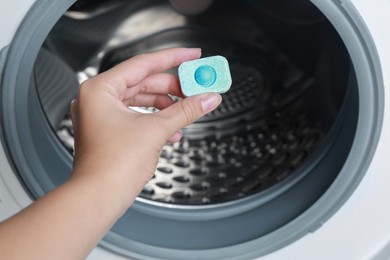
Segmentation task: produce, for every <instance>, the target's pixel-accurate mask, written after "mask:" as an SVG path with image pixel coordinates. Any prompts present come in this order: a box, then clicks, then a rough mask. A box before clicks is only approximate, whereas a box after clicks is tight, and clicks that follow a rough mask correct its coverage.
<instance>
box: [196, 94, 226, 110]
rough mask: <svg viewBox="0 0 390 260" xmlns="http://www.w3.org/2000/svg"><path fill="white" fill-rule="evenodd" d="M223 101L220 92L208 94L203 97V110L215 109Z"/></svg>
mask: <svg viewBox="0 0 390 260" xmlns="http://www.w3.org/2000/svg"><path fill="white" fill-rule="evenodd" d="M221 101H222V97H221V96H220V95H218V94H214V93H212V94H207V95H206V96H204V97H202V99H201V104H202V109H203V112H205V113H208V112H210V111H213V110H214V109H215V108H216V107H217V106H218V105H219V104H220V103H221Z"/></svg>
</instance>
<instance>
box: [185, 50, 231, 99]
mask: <svg viewBox="0 0 390 260" xmlns="http://www.w3.org/2000/svg"><path fill="white" fill-rule="evenodd" d="M179 79H180V85H181V90H182V92H183V94H184V96H186V97H189V96H194V95H197V94H201V93H207V92H215V93H225V92H227V91H228V90H229V89H230V86H231V85H232V77H231V75H230V70H229V63H228V61H227V60H226V58H225V57H222V56H212V57H207V58H202V59H198V60H192V61H187V62H183V63H182V64H181V65H180V66H179Z"/></svg>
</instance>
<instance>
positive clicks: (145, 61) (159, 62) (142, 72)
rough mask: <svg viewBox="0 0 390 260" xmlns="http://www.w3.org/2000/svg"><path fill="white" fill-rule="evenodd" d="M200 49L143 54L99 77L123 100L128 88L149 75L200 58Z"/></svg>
mask: <svg viewBox="0 0 390 260" xmlns="http://www.w3.org/2000/svg"><path fill="white" fill-rule="evenodd" d="M200 55H201V50H200V49H199V48H172V49H165V50H162V51H157V52H152V53H146V54H141V55H138V56H135V57H134V58H131V59H129V60H127V61H124V62H122V63H120V64H119V65H117V66H115V67H113V68H112V69H110V70H108V71H106V72H103V73H102V74H100V75H98V76H97V78H99V80H102V83H103V84H104V85H106V86H110V87H113V88H114V89H113V90H115V92H116V94H117V97H118V98H121V97H122V96H123V94H124V93H125V91H126V89H127V87H131V86H134V85H136V84H138V83H140V82H141V81H142V80H143V79H145V78H147V77H148V76H149V75H152V74H155V73H159V72H163V71H166V70H168V69H170V68H172V67H176V66H178V65H180V64H181V63H183V62H185V61H189V60H194V59H197V58H199V57H200Z"/></svg>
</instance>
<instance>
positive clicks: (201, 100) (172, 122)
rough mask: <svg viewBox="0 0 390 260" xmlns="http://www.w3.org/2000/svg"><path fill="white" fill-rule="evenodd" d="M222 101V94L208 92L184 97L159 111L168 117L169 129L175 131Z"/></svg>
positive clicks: (214, 107)
mask: <svg viewBox="0 0 390 260" xmlns="http://www.w3.org/2000/svg"><path fill="white" fill-rule="evenodd" d="M221 102H222V97H221V95H219V94H216V93H206V94H201V95H196V96H192V97H187V98H184V99H182V100H181V101H179V102H177V103H175V104H173V105H172V106H170V107H168V108H166V109H164V110H162V111H160V112H158V113H160V115H161V116H163V117H164V118H166V120H167V125H168V127H169V131H170V132H171V133H174V132H176V131H177V130H179V129H181V128H183V127H185V126H187V125H189V124H191V123H193V122H194V121H196V120H198V119H199V118H201V117H202V116H204V115H205V114H207V113H209V112H211V111H213V110H214V109H216V108H217V107H218V106H219V104H221Z"/></svg>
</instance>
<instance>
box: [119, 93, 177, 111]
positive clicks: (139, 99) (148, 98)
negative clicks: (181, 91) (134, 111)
mask: <svg viewBox="0 0 390 260" xmlns="http://www.w3.org/2000/svg"><path fill="white" fill-rule="evenodd" d="M123 103H124V104H125V105H126V106H137V107H155V108H158V109H165V108H167V107H169V106H171V105H173V104H174V103H175V101H173V100H172V98H171V97H169V96H168V95H159V94H139V95H136V96H134V97H132V98H130V99H127V100H125V101H124V102H123Z"/></svg>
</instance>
